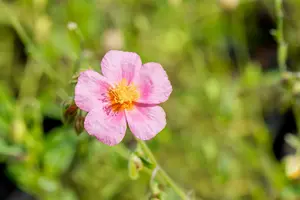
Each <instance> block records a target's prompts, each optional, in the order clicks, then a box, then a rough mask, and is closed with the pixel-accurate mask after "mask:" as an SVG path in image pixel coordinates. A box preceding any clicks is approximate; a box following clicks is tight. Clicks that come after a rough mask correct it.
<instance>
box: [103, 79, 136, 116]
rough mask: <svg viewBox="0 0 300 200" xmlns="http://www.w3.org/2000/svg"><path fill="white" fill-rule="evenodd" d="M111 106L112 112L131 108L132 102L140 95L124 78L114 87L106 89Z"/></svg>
mask: <svg viewBox="0 0 300 200" xmlns="http://www.w3.org/2000/svg"><path fill="white" fill-rule="evenodd" d="M108 96H109V100H110V103H111V108H112V110H113V111H114V112H119V111H122V110H131V109H133V105H134V102H135V101H136V100H137V99H138V98H139V97H140V93H139V91H138V90H137V88H136V87H135V86H134V85H133V84H132V83H131V84H129V85H128V83H127V80H126V79H122V81H121V82H120V83H118V84H117V85H116V86H115V87H111V88H110V89H109V90H108Z"/></svg>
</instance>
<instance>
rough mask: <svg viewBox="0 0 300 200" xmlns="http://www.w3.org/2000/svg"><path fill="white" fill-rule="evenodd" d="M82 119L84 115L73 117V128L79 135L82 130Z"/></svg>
mask: <svg viewBox="0 0 300 200" xmlns="http://www.w3.org/2000/svg"><path fill="white" fill-rule="evenodd" d="M84 120H85V117H83V116H80V115H79V116H77V117H76V119H75V123H74V128H75V131H76V133H77V135H80V134H81V133H82V132H83V130H84Z"/></svg>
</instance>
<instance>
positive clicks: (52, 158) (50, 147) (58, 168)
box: [43, 128, 76, 176]
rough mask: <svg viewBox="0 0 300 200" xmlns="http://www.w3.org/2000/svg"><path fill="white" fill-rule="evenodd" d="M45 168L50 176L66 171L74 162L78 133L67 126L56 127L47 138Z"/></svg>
mask: <svg viewBox="0 0 300 200" xmlns="http://www.w3.org/2000/svg"><path fill="white" fill-rule="evenodd" d="M45 145H46V147H45V154H44V160H43V161H44V162H43V164H44V169H45V173H46V174H47V175H49V176H59V175H61V174H62V173H64V172H65V171H66V170H67V169H68V167H69V165H70V164H71V162H72V159H73V157H74V153H75V148H76V135H75V134H74V133H73V132H72V131H71V130H70V129H67V128H60V129H55V130H54V131H53V132H51V133H50V135H49V136H48V137H47V138H46V144H45Z"/></svg>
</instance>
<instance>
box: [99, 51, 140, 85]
mask: <svg viewBox="0 0 300 200" xmlns="http://www.w3.org/2000/svg"><path fill="white" fill-rule="evenodd" d="M141 66H142V61H141V58H140V56H139V55H138V54H136V53H132V52H124V51H117V50H111V51H109V52H107V53H106V54H105V56H104V57H103V59H102V61H101V67H102V68H101V70H102V73H103V75H104V76H105V77H107V78H108V79H109V80H111V81H114V82H119V81H121V80H122V79H123V78H125V79H126V80H127V81H128V83H130V82H131V80H132V79H133V77H134V76H135V74H136V73H137V72H138V71H139V70H140V68H141Z"/></svg>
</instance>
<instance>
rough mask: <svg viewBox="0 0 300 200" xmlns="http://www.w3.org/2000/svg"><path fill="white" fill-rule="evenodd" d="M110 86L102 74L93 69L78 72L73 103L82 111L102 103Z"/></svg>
mask: <svg viewBox="0 0 300 200" xmlns="http://www.w3.org/2000/svg"><path fill="white" fill-rule="evenodd" d="M109 87H110V84H109V82H108V81H107V79H106V78H105V77H104V76H101V75H100V74H99V73H98V72H95V71H93V70H86V71H84V72H81V73H80V76H79V78H78V82H77V84H76V87H75V103H76V105H77V106H78V107H79V108H80V109H81V110H84V111H87V112H88V111H90V110H91V109H93V108H94V107H97V106H100V105H103V101H104V96H105V94H106V92H107V89H108V88H109Z"/></svg>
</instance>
